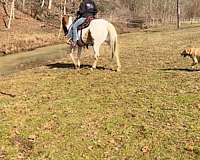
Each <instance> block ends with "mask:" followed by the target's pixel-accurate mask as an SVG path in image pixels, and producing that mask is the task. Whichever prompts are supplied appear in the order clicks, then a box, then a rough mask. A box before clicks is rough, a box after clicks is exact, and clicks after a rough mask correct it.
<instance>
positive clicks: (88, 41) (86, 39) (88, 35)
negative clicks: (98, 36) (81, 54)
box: [77, 16, 95, 48]
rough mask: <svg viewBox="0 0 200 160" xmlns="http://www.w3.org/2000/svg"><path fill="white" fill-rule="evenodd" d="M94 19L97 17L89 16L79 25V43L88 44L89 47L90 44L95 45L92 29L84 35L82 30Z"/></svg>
mask: <svg viewBox="0 0 200 160" xmlns="http://www.w3.org/2000/svg"><path fill="white" fill-rule="evenodd" d="M93 19H95V18H94V17H93V16H88V17H87V18H86V20H85V21H84V22H83V23H82V24H81V25H80V26H79V27H78V31H79V32H80V39H79V40H78V41H77V44H78V45H79V46H81V47H82V46H86V47H87V48H88V46H92V45H93V39H92V36H91V32H90V31H88V32H87V33H86V34H85V35H82V30H83V29H85V28H87V27H88V26H89V25H90V22H91V21H92V20H93Z"/></svg>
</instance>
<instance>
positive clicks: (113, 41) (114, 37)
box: [108, 22, 118, 58]
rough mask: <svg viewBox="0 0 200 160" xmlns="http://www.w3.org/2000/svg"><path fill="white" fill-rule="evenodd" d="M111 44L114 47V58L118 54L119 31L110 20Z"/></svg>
mask: <svg viewBox="0 0 200 160" xmlns="http://www.w3.org/2000/svg"><path fill="white" fill-rule="evenodd" d="M108 33H109V44H110V47H111V49H112V58H113V57H114V56H116V54H118V43H117V32H116V30H115V27H114V26H113V25H112V24H111V23H109V22H108Z"/></svg>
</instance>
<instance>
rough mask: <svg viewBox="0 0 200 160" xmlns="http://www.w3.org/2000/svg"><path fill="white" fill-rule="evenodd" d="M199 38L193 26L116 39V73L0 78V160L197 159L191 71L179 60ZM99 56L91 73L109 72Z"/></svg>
mask: <svg viewBox="0 0 200 160" xmlns="http://www.w3.org/2000/svg"><path fill="white" fill-rule="evenodd" d="M199 36H200V27H198V26H197V27H191V28H189V27H187V26H186V27H185V28H184V27H183V29H181V30H179V31H177V30H175V29H170V30H169V29H168V30H167V29H165V30H164V31H163V30H161V29H153V30H149V31H147V32H133V33H129V34H123V35H120V36H119V39H120V51H121V52H120V54H121V62H122V72H121V73H117V72H114V71H110V70H109V69H105V70H104V69H97V70H95V71H93V72H92V71H90V70H89V69H87V68H82V69H81V70H80V71H76V70H73V69H71V68H67V65H66V67H65V65H63V66H64V67H63V68H62V67H61V68H55V69H51V68H49V67H46V66H45V67H38V68H34V69H29V70H26V71H21V72H17V73H15V74H11V75H8V76H4V77H3V76H2V77H1V81H0V88H1V89H0V91H1V92H3V93H7V95H6V94H0V115H1V116H0V121H1V123H0V157H1V158H2V159H8V160H10V159H17V158H20V157H21V159H31V160H45V159H48V160H62V159H63V160H66V159H72V160H73V159H74V160H87V159H88V160H93V159H112V160H119V159H122V160H123V159H124V160H135V159H139V160H159V159H161V160H168V159H169V160H197V159H200V122H199V117H200V113H199V112H200V104H199V101H200V97H199V90H200V83H199V76H200V74H199V73H200V72H199V71H198V68H199V66H197V67H196V68H195V69H192V68H191V67H190V66H189V65H190V63H191V60H190V59H189V58H186V59H184V58H182V57H180V55H179V53H180V52H181V51H182V50H183V49H184V48H185V47H186V46H188V45H191V46H194V47H199V44H200V39H199ZM106 51H108V49H107V48H105V49H104V50H102V56H101V59H100V61H99V63H98V66H100V67H104V68H111V67H113V66H114V63H113V62H111V61H110V57H111V55H110V54H109V55H108V54H106ZM87 52H88V51H87ZM92 61H93V59H92V58H91V57H90V56H88V55H84V58H83V59H82V63H84V64H91V62H92ZM63 62H64V63H65V64H68V63H71V61H70V59H69V57H68V58H65V59H63ZM9 94H12V95H16V96H15V97H11V96H9ZM30 137H34V139H33V140H32V141H31V140H30ZM144 147H146V148H147V151H146V152H145V151H144ZM142 150H143V151H142ZM1 158H0V159H1Z"/></svg>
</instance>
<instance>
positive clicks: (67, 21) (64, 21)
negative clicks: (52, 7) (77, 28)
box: [62, 15, 73, 35]
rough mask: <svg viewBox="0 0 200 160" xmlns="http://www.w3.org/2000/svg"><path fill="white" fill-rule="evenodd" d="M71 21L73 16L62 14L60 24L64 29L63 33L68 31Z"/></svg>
mask: <svg viewBox="0 0 200 160" xmlns="http://www.w3.org/2000/svg"><path fill="white" fill-rule="evenodd" d="M72 22H73V18H72V17H71V16H69V15H64V16H63V18H62V26H63V30H64V33H65V35H67V34H68V31H69V29H70V27H71V24H72Z"/></svg>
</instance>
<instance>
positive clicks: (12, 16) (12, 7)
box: [8, 0, 15, 29]
mask: <svg viewBox="0 0 200 160" xmlns="http://www.w3.org/2000/svg"><path fill="white" fill-rule="evenodd" d="M14 9H15V0H13V1H12V3H11V9H10V18H9V22H8V29H10V26H11V21H12V19H13V18H14V16H15V14H14Z"/></svg>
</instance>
